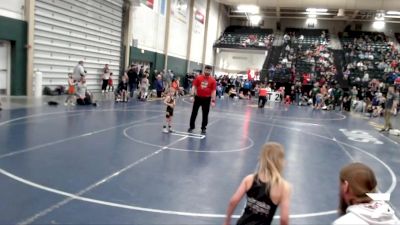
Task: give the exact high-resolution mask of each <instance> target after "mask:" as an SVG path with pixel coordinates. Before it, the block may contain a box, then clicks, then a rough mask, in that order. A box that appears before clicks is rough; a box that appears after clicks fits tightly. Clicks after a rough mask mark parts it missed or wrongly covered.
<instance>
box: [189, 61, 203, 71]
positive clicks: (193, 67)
mask: <svg viewBox="0 0 400 225" xmlns="http://www.w3.org/2000/svg"><path fill="white" fill-rule="evenodd" d="M194 70H197V71H198V70H203V64H202V63H197V62H193V61H190V65H189V72H193V71H194Z"/></svg>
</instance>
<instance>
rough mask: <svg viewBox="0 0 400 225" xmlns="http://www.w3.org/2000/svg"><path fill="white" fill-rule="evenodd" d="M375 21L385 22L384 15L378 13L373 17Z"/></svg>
mask: <svg viewBox="0 0 400 225" xmlns="http://www.w3.org/2000/svg"><path fill="white" fill-rule="evenodd" d="M375 20H376V21H383V20H385V17H384V14H383V13H381V12H378V13H377V14H376V15H375Z"/></svg>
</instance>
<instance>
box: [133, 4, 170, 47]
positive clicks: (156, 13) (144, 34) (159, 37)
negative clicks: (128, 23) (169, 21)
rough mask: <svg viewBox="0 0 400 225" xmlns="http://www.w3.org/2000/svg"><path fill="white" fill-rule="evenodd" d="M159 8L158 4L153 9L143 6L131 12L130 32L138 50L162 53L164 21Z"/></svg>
mask: <svg viewBox="0 0 400 225" xmlns="http://www.w3.org/2000/svg"><path fill="white" fill-rule="evenodd" d="M155 3H157V1H156V2H155ZM159 7H160V6H159V5H158V4H155V6H154V8H153V9H151V8H149V7H147V6H145V5H141V6H140V7H135V8H134V9H133V10H132V18H133V24H132V26H133V27H132V31H133V39H137V41H138V46H137V47H138V48H141V49H145V50H149V51H153V52H158V53H164V39H165V24H166V19H165V15H162V14H161V13H160V10H159V9H160V8H159Z"/></svg>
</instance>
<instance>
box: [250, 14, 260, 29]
mask: <svg viewBox="0 0 400 225" xmlns="http://www.w3.org/2000/svg"><path fill="white" fill-rule="evenodd" d="M261 19H262V18H261V16H259V15H252V16H249V20H250V24H251V25H253V26H256V25H259V24H260V22H261Z"/></svg>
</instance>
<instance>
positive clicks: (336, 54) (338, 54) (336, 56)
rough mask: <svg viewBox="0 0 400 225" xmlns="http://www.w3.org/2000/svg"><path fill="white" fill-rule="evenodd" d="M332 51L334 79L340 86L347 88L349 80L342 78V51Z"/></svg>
mask: <svg viewBox="0 0 400 225" xmlns="http://www.w3.org/2000/svg"><path fill="white" fill-rule="evenodd" d="M332 52H333V61H334V63H335V67H336V71H337V74H336V80H337V82H338V84H340V86H341V87H342V88H348V87H349V82H348V81H347V80H344V79H343V66H344V52H343V50H334V49H332Z"/></svg>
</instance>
